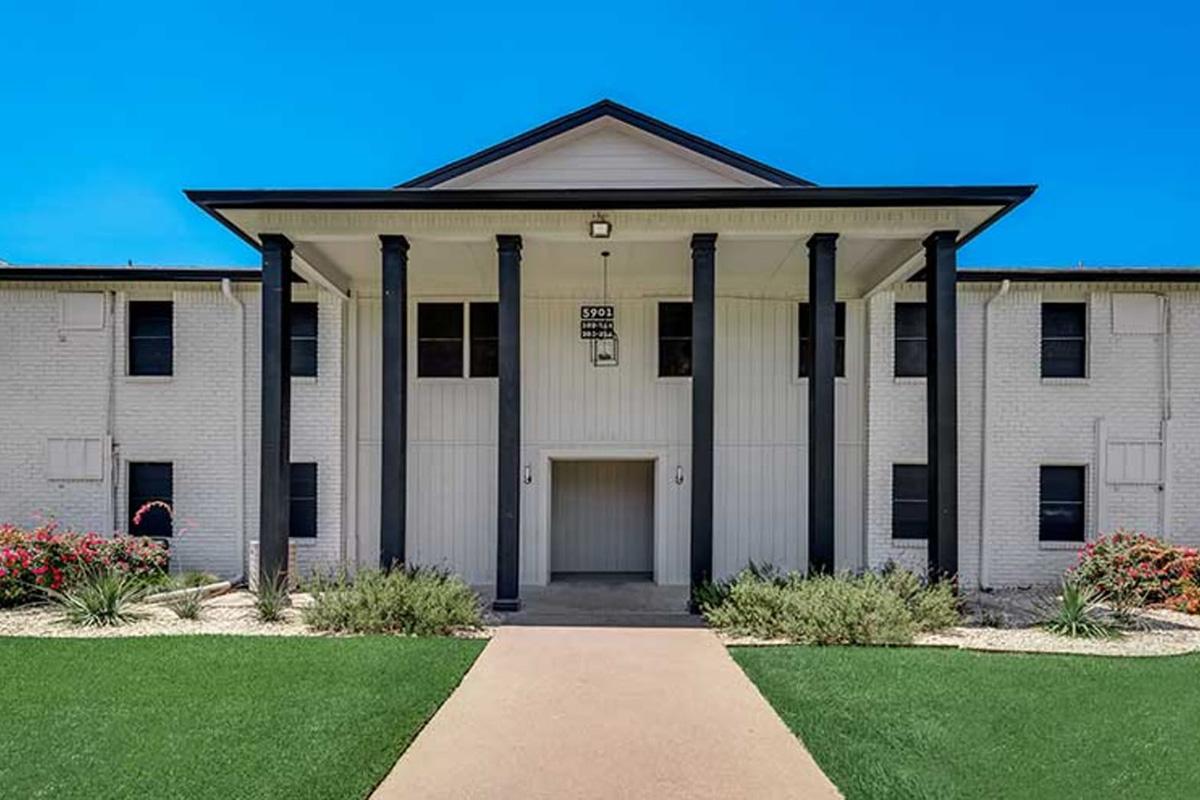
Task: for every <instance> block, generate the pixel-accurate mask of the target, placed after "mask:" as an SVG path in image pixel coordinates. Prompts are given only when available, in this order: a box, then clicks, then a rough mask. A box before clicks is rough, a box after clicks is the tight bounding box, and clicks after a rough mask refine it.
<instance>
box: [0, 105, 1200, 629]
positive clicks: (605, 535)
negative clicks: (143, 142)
mask: <svg viewBox="0 0 1200 800" xmlns="http://www.w3.org/2000/svg"><path fill="white" fill-rule="evenodd" d="M1032 191H1033V188H1032V187H1028V186H984V187H936V186H934V187H886V188H828V187H820V186H815V185H813V184H811V183H809V182H808V181H805V180H803V179H802V178H798V177H796V176H794V175H791V174H788V173H786V172H783V171H781V170H778V169H776V168H773V167H770V166H767V165H765V164H762V163H759V162H757V161H754V160H752V159H750V158H747V157H746V156H743V155H739V154H737V153H734V152H732V151H730V150H728V149H725V148H723V147H720V146H718V145H715V144H713V143H711V142H708V141H705V140H702V139H700V138H698V137H695V136H693V135H691V134H688V133H686V132H684V131H681V130H679V129H676V128H673V127H671V126H669V125H666V124H664V123H662V122H659V121H657V120H654V119H652V118H649V117H647V116H645V115H642V114H640V113H637V112H635V111H632V110H630V109H628V108H625V107H623V106H620V105H617V104H615V103H611V102H608V101H604V102H601V103H598V104H596V105H594V106H590V107H588V108H585V109H583V110H581V111H578V112H576V113H574V114H571V115H568V116H566V117H563V118H560V119H558V120H554V121H552V122H550V123H547V124H546V125H544V126H542V127H539V128H537V129H535V130H532V131H529V132H528V133H525V134H522V135H520V136H517V137H515V138H513V139H510V140H508V141H506V142H503V143H501V144H499V145H496V146H495V147H492V148H489V149H488V150H485V151H483V152H481V153H478V154H476V155H473V156H470V157H468V158H464V159H462V160H460V161H457V162H454V163H452V164H449V165H447V166H445V167H442V168H440V169H437V170H434V171H432V172H430V173H428V174H426V175H422V176H420V177H418V178H415V179H413V180H410V181H408V182H406V183H404V184H401V185H400V186H397V187H395V188H391V189H372V190H345V191H328V190H321V191H296V190H282V191H260V190H252V191H240V190H239V191H192V192H189V193H188V194H189V197H191V199H192V200H193V201H194V202H195V203H196V204H197V205H198V206H199V207H200V208H201V209H203V210H204V211H205V212H207V213H208V214H210V215H211V216H212V217H214V219H215V220H216V221H218V222H220V223H221V224H222V225H224V226H226V227H227V228H228V229H229V230H230V231H231V232H232V233H233V234H235V235H237V236H239V237H241V238H242V239H244V240H245V241H246V242H247V243H248V244H249V245H251V246H253V247H254V248H256V249H257V250H258V251H260V252H261V269H244V268H230V269H199V268H169V267H162V268H100V267H87V266H69V267H68V266H59V267H36V266H0V331H2V333H0V336H2V338H0V520H3V521H11V522H15V523H28V522H29V521H30V519H31V518H32V517H33V516H34V515H35V514H41V515H44V516H53V517H55V518H57V519H59V520H60V521H61V522H62V523H63V524H64V525H67V526H70V527H73V528H76V529H91V530H97V531H104V532H107V531H112V530H122V531H124V530H134V532H141V533H146V534H150V535H156V536H169V537H170V538H171V547H172V558H173V563H175V564H177V565H179V566H181V567H182V568H202V569H208V570H212V571H216V572H219V573H221V574H223V575H227V576H230V577H240V576H244V575H245V574H246V572H247V570H248V569H250V566H249V565H250V563H251V561H252V559H251V551H252V550H253V551H254V552H255V553H256V554H257V553H261V558H259V557H257V555H256V556H255V557H254V558H253V561H254V562H255V563H259V562H261V568H262V569H264V570H274V569H277V568H281V567H284V566H285V565H286V564H287V563H288V561H287V552H288V548H289V541H290V542H291V544H292V545H294V552H295V563H296V564H297V565H298V568H299V569H301V570H307V569H309V568H311V567H316V566H320V565H334V564H337V563H343V562H348V563H356V564H371V565H375V564H380V563H382V564H385V565H387V564H391V563H394V562H396V561H405V562H409V563H423V564H440V565H444V566H447V567H450V568H452V569H453V570H455V571H457V572H459V573H461V574H462V575H463V576H464V577H465V578H466V579H467V580H469V581H471V582H472V583H474V584H477V585H481V586H487V587H488V588H489V590H490V591H494V598H495V604H496V607H497V608H500V609H512V608H515V607H517V606H518V605H519V602H520V597H521V592H522V589H523V588H524V587H529V586H543V585H546V584H548V583H550V582H553V581H556V580H564V579H571V578H576V579H578V578H579V577H588V576H591V577H602V576H614V575H616V576H621V577H622V578H623V579H626V580H644V581H653V582H655V583H657V584H659V585H663V586H686V585H688V584H689V583H690V582H695V581H700V580H705V579H708V578H710V577H720V576H724V575H728V574H730V573H732V572H734V571H736V570H738V569H740V568H741V567H743V566H745V565H746V564H747V563H748V562H749V561H751V560H753V561H755V562H769V563H772V564H775V565H778V566H780V567H784V568H794V569H822V570H831V569H832V570H843V569H845V570H859V569H863V568H868V567H878V566H880V565H882V564H884V563H885V562H887V561H889V560H897V561H901V562H904V563H906V564H908V565H910V566H913V567H915V568H919V569H925V568H926V567H928V568H931V569H932V570H933V571H934V572H937V573H957V574H958V575H959V578H960V581H961V582H962V584H963V586H964V587H979V586H982V587H994V586H1008V585H1025V584H1031V583H1041V582H1048V581H1052V580H1055V579H1056V578H1057V576H1058V575H1059V574H1060V573H1061V571H1062V570H1063V569H1064V568H1065V567H1067V566H1069V565H1070V563H1072V561H1073V560H1074V551H1075V550H1077V549H1078V547H1079V546H1080V544H1081V543H1082V542H1084V541H1086V540H1087V539H1090V538H1093V537H1096V536H1098V535H1100V534H1102V533H1104V532H1107V531H1111V530H1113V529H1115V528H1118V527H1129V528H1136V529H1139V530H1145V531H1148V532H1152V533H1156V534H1161V535H1163V536H1166V537H1168V538H1170V539H1172V540H1175V541H1178V542H1183V543H1190V544H1193V545H1196V544H1200V403H1198V402H1197V398H1200V290H1198V289H1200V270H1191V269H1150V268H1145V269H1036V270H1035V269H989V270H976V269H971V270H960V269H958V268H957V266H956V259H955V255H956V249H957V248H958V247H959V246H960V245H962V244H963V243H964V242H966V241H968V240H970V239H972V238H973V237H975V236H976V235H981V234H983V235H986V234H985V231H986V229H987V228H988V227H989V226H991V225H992V224H994V223H998V222H999V224H1003V223H1002V222H1001V221H1000V220H1001V218H1002V217H1003V216H1004V214H1005V213H1006V212H1008V211H1009V210H1010V209H1012V208H1013V207H1015V206H1016V205H1018V204H1020V203H1021V202H1022V201H1024V200H1025V199H1026V198H1027V197H1028V196H1029V195H1030V194H1031V193H1032ZM152 499H161V500H165V501H168V502H169V503H170V505H171V506H172V507H173V508H174V517H173V518H171V517H170V516H168V515H167V514H165V513H161V512H157V511H154V512H151V513H149V514H147V515H146V516H145V517H144V518H143V519H142V520H141V524H140V525H138V526H134V525H133V524H132V521H131V515H132V513H133V511H134V510H136V509H137V508H138V507H139V506H140V505H141V504H142V503H143V502H145V501H147V500H152Z"/></svg>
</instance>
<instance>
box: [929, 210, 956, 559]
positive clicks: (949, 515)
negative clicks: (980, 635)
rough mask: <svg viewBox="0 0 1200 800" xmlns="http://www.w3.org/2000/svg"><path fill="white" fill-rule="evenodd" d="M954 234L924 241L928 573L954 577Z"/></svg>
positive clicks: (943, 233)
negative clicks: (927, 437)
mask: <svg viewBox="0 0 1200 800" xmlns="http://www.w3.org/2000/svg"><path fill="white" fill-rule="evenodd" d="M957 242H958V231H935V232H934V233H933V234H932V235H931V236H930V237H929V238H928V239H926V240H925V337H926V341H927V343H928V345H927V348H926V367H927V370H928V378H927V386H926V390H927V392H928V399H927V401H926V415H927V417H926V419H927V429H928V436H929V440H928V447H929V450H928V453H929V572H930V576H931V577H935V578H936V577H942V576H953V575H956V574H957V573H958V338H957V337H958V333H957V329H958V296H957V287H956V282H957V274H956V273H957V258H956V248H957V247H958V244H957Z"/></svg>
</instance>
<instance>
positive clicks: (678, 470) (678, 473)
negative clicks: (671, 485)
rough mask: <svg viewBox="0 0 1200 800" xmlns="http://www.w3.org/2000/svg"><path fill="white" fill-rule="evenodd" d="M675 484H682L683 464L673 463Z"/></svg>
mask: <svg viewBox="0 0 1200 800" xmlns="http://www.w3.org/2000/svg"><path fill="white" fill-rule="evenodd" d="M675 485H676V486H683V465H682V464H676V465H675Z"/></svg>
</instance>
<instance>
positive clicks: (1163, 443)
mask: <svg viewBox="0 0 1200 800" xmlns="http://www.w3.org/2000/svg"><path fill="white" fill-rule="evenodd" d="M1158 301H1159V306H1160V310H1161V312H1162V314H1161V318H1162V324H1163V329H1162V331H1163V332H1162V336H1161V337H1160V341H1161V343H1162V346H1161V348H1160V349H1161V350H1162V421H1161V423H1160V425H1159V433H1158V437H1159V442H1160V444H1159V448H1158V452H1159V455H1158V469H1159V480H1160V481H1161V482H1160V484H1159V499H1158V502H1159V514H1160V517H1159V518H1160V519H1161V520H1162V522H1161V524H1160V527H1159V534H1160V535H1161V536H1163V537H1164V538H1165V537H1167V535H1168V533H1169V532H1168V530H1167V529H1168V527H1169V526H1170V517H1169V514H1170V511H1171V503H1170V485H1171V472H1170V470H1171V459H1170V450H1169V448H1170V445H1171V440H1170V430H1171V414H1172V409H1171V300H1170V298H1169V297H1168V296H1167V295H1166V294H1161V295H1159V296H1158Z"/></svg>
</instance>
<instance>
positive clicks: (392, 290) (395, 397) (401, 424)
mask: <svg viewBox="0 0 1200 800" xmlns="http://www.w3.org/2000/svg"><path fill="white" fill-rule="evenodd" d="M379 243H380V250H381V252H382V256H381V261H382V265H381V266H382V270H383V350H382V357H383V381H382V390H383V419H382V420H381V424H382V434H383V448H382V449H383V453H382V471H381V473H380V487H379V488H380V492H379V565H380V566H381V567H383V568H384V569H391V568H392V566H393V565H394V564H398V563H403V562H404V560H405V557H406V552H405V533H406V516H407V508H408V473H407V470H408V239H406V238H404V237H403V236H380V237H379Z"/></svg>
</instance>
